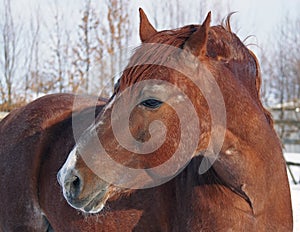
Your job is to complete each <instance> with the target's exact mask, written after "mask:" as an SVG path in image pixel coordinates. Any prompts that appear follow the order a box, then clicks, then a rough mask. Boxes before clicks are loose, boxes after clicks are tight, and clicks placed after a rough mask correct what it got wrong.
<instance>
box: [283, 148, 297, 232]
mask: <svg viewBox="0 0 300 232" xmlns="http://www.w3.org/2000/svg"><path fill="white" fill-rule="evenodd" d="M285 158H286V160H287V161H292V162H295V163H300V153H286V154H285ZM290 168H291V170H292V173H293V175H294V177H295V179H296V181H298V184H297V185H295V184H294V183H293V182H292V179H291V176H290V174H289V178H290V183H291V195H292V204H293V215H294V232H299V231H300V182H299V181H300V167H296V166H291V167H290Z"/></svg>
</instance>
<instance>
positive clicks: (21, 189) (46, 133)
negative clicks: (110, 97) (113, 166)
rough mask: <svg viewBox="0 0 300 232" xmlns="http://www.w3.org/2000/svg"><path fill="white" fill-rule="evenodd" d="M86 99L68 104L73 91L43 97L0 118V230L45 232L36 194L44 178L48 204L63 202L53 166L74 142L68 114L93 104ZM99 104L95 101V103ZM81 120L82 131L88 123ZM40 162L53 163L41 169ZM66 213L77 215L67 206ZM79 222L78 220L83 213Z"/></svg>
mask: <svg viewBox="0 0 300 232" xmlns="http://www.w3.org/2000/svg"><path fill="white" fill-rule="evenodd" d="M92 99H93V98H88V97H77V103H78V104H77V106H76V107H73V101H74V96H73V95H69V94H57V95H49V96H45V97H43V98H41V99H38V100H36V101H34V102H32V103H30V104H28V105H27V106H25V107H22V108H20V109H18V110H15V111H13V112H12V113H10V114H9V116H7V117H6V118H5V119H3V120H2V121H1V124H0V134H1V140H0V148H1V149H0V165H1V180H0V182H1V184H0V186H1V189H0V196H1V204H2V205H1V207H0V215H1V216H0V220H1V221H0V231H47V230H48V229H49V228H50V227H49V221H48V219H47V216H46V215H45V214H46V213H45V212H44V210H43V209H42V208H41V203H43V202H40V201H41V199H44V198H43V196H42V195H41V191H42V190H43V189H42V188H43V187H44V179H47V178H48V180H49V179H50V180H51V184H49V182H48V183H47V184H49V185H47V186H46V187H45V188H47V194H46V195H47V196H48V197H49V198H54V199H56V200H57V202H56V201H55V200H54V199H53V201H52V202H51V204H50V205H51V206H52V205H56V206H57V205H59V204H60V203H61V204H63V203H64V202H63V201H62V197H61V194H60V189H59V188H58V187H57V186H55V183H56V173H57V170H58V169H59V165H62V164H63V162H64V161H65V158H66V156H67V154H68V153H69V152H70V150H71V148H72V147H73V146H74V144H75V141H74V138H73V134H72V120H71V119H72V113H75V112H76V111H78V112H80V111H83V110H84V109H85V110H87V108H89V107H91V106H93V103H92ZM103 104H104V102H100V101H99V103H98V105H99V107H100V105H103ZM83 114H84V112H83ZM82 121H83V124H82V130H83V129H86V127H87V126H88V125H87V124H84V120H82ZM63 126H64V127H63ZM58 128H60V129H58ZM64 129H65V130H64ZM62 142H63V143H62ZM58 145H59V149H57V150H55V153H52V152H51V151H52V150H51V149H52V146H53V147H55V146H56V148H57V146H58ZM46 160H50V161H51V162H52V163H54V164H55V165H53V166H52V167H51V168H50V169H48V170H47V171H49V172H47V173H45V169H44V165H45V161H46ZM43 175H45V176H43ZM55 190H57V192H55ZM52 192H53V194H51V193H52ZM72 214H74V215H77V212H76V211H75V210H73V212H72V213H71V214H70V215H72ZM75 218H76V217H75ZM79 218H80V217H77V219H79ZM66 219H68V217H66ZM80 220H82V221H84V217H81V219H80ZM66 222H68V221H67V220H66ZM57 231H59V229H58V230H57ZM65 231H67V230H65Z"/></svg>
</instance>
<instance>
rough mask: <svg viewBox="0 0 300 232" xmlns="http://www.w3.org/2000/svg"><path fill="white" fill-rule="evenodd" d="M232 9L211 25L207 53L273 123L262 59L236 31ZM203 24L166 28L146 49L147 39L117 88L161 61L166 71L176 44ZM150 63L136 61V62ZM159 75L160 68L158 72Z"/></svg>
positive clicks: (139, 77) (151, 70)
mask: <svg viewBox="0 0 300 232" xmlns="http://www.w3.org/2000/svg"><path fill="white" fill-rule="evenodd" d="M234 13H235V12H233V13H230V14H229V15H228V16H227V17H226V19H225V20H224V21H223V23H221V24H220V25H217V26H211V27H210V28H209V32H208V41H207V50H206V56H207V57H208V58H209V59H210V60H214V61H215V62H222V63H223V64H224V65H225V66H226V67H227V68H228V69H229V70H230V71H231V72H233V73H234V76H235V77H236V79H238V81H240V82H241V83H242V84H243V86H244V87H245V88H246V89H247V90H248V92H249V93H250V95H251V97H252V98H253V99H254V100H255V102H256V103H257V105H258V106H259V107H260V108H261V110H262V111H263V112H264V114H265V117H266V119H267V121H268V122H269V124H270V125H271V126H272V125H273V120H272V117H271V114H270V113H269V112H268V111H267V110H266V109H265V108H264V107H263V105H262V103H261V100H260V88H261V72H260V66H259V63H258V60H257V58H256V56H255V55H254V53H253V52H252V51H251V50H250V49H248V48H247V47H246V46H245V45H244V44H243V42H242V41H241V40H240V39H239V38H238V37H237V36H236V34H234V33H233V32H232V29H231V25H230V18H231V16H232V15H233V14H234ZM199 27H200V25H187V26H184V27H181V28H178V29H174V30H163V31H159V32H157V33H156V34H155V35H154V36H152V37H150V38H148V39H147V40H145V41H144V42H145V43H153V44H163V45H168V46H162V47H161V48H160V49H157V47H153V48H151V46H149V47H147V51H146V52H145V50H143V45H144V43H143V44H142V45H141V46H140V47H138V48H137V49H136V50H135V52H134V55H133V56H132V57H131V60H130V61H129V64H128V66H127V68H126V69H125V71H124V73H123V75H122V77H121V79H120V80H119V84H118V87H117V88H116V89H115V92H118V91H120V87H122V86H125V87H126V86H130V85H132V84H134V83H136V82H137V81H139V80H142V79H144V78H145V79H147V76H149V75H151V73H152V72H154V70H156V71H157V68H158V67H157V65H159V64H162V67H159V69H161V70H164V71H166V68H164V67H163V66H164V65H163V64H164V63H165V62H167V61H168V59H169V57H170V56H171V54H172V52H174V50H173V49H171V48H172V47H175V48H183V46H184V44H185V42H186V41H187V40H188V38H189V37H190V36H191V35H192V34H193V33H194V32H195V31H197V29H198V28H199ZM151 61H154V62H153V63H155V69H151V67H152V66H154V65H151V64H150V63H151ZM137 63H138V64H147V65H136V64H137ZM155 74H156V75H157V72H156V73H155Z"/></svg>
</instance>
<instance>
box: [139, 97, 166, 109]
mask: <svg viewBox="0 0 300 232" xmlns="http://www.w3.org/2000/svg"><path fill="white" fill-rule="evenodd" d="M162 103H163V102H161V101H159V100H156V99H153V98H151V99H147V100H145V101H142V102H141V103H140V104H141V105H142V106H145V107H147V108H150V109H157V108H158V107H160V106H161V105H162Z"/></svg>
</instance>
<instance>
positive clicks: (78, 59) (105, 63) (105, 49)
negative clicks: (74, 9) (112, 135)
mask: <svg viewBox="0 0 300 232" xmlns="http://www.w3.org/2000/svg"><path fill="white" fill-rule="evenodd" d="M128 2H129V1H123V0H110V1H106V2H105V3H102V4H101V5H99V6H95V5H94V4H95V3H94V2H92V1H91V0H85V1H82V4H81V6H80V7H81V9H79V11H80V13H79V14H78V17H80V18H79V19H77V18H75V19H73V18H67V17H68V16H67V15H65V14H64V12H63V8H62V7H61V6H59V4H62V3H61V2H60V3H59V1H58V0H57V1H53V2H51V3H50V2H49V8H50V11H51V13H52V18H51V19H50V20H49V19H48V20H47V21H46V20H45V19H44V18H43V15H41V14H40V7H36V9H33V10H32V15H31V18H30V20H29V21H26V22H20V19H19V20H16V17H15V16H14V15H13V10H12V4H11V1H10V0H4V6H3V8H2V10H3V12H1V16H2V18H1V23H0V36H1V38H0V75H1V78H0V111H10V110H11V109H13V108H15V107H18V106H20V105H22V104H25V103H26V102H29V101H31V100H32V99H34V98H36V97H39V96H41V95H44V94H49V93H55V92H56V93H57V92H73V93H75V92H77V93H80V92H85V93H91V94H98V91H99V90H101V89H103V88H104V89H105V91H106V92H107V93H110V92H111V91H112V88H113V84H114V81H115V80H114V78H113V76H112V74H115V73H116V72H117V71H118V70H119V67H118V62H117V61H116V60H113V59H112V58H111V57H112V56H110V55H112V54H115V53H117V54H118V55H121V56H122V50H124V48H126V47H128V41H129V37H130V33H131V24H130V21H129V12H128V11H129V10H130V7H129V4H128ZM73 16H74V15H73ZM70 21H71V22H72V25H67V24H66V22H70ZM76 22H77V23H76ZM107 58H109V59H107ZM113 58H116V56H113ZM118 59H119V60H122V57H118Z"/></svg>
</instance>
